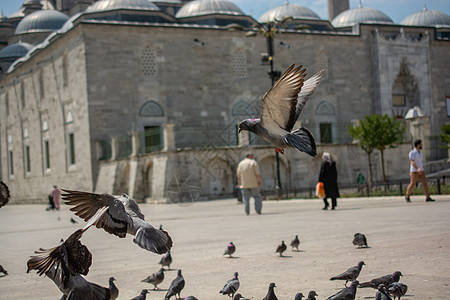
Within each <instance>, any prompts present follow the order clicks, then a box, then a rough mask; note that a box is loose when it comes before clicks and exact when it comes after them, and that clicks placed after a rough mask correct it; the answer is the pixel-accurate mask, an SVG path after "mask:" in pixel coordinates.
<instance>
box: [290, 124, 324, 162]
mask: <svg viewBox="0 0 450 300" xmlns="http://www.w3.org/2000/svg"><path fill="white" fill-rule="evenodd" d="M286 142H287V143H288V144H289V145H291V146H292V147H295V148H297V149H298V150H300V151H302V152H305V153H306V154H308V155H310V156H312V157H315V156H316V155H317V150H316V142H315V140H314V137H313V136H312V134H311V132H309V130H308V129H306V128H305V127H302V128H299V129H297V130H295V131H293V132H291V133H289V134H288V135H287V137H286Z"/></svg>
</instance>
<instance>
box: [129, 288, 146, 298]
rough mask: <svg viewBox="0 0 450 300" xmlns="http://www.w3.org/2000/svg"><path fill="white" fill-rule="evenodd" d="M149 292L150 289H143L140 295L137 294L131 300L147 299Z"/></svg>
mask: <svg viewBox="0 0 450 300" xmlns="http://www.w3.org/2000/svg"><path fill="white" fill-rule="evenodd" d="M147 294H148V290H142V291H141V293H140V294H139V295H137V296H136V297H134V298H131V299H130V300H145V298H146V297H147Z"/></svg>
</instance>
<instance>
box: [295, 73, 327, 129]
mask: <svg viewBox="0 0 450 300" xmlns="http://www.w3.org/2000/svg"><path fill="white" fill-rule="evenodd" d="M324 75H325V70H321V71H319V72H317V73H316V74H314V76H312V77H311V78H309V79H308V80H306V81H305V83H304V84H303V86H302V89H301V91H300V93H299V94H298V99H297V106H296V108H295V120H296V121H297V119H298V117H299V116H300V114H301V112H302V110H303V107H305V104H306V102H307V101H308V99H309V97H311V95H312V94H314V91H315V90H316V88H317V87H318V86H319V84H320V82H321V81H322V79H323V76H324Z"/></svg>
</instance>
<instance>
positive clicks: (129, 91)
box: [0, 0, 450, 202]
mask: <svg viewBox="0 0 450 300" xmlns="http://www.w3.org/2000/svg"><path fill="white" fill-rule="evenodd" d="M291 2H292V3H291ZM291 2H288V1H287V2H286V3H285V4H283V5H281V6H277V7H273V8H271V9H269V10H268V11H267V12H265V13H264V14H263V15H261V16H260V17H259V18H258V19H255V18H254V17H252V16H249V15H246V14H245V13H244V12H243V11H242V10H241V9H240V8H239V7H238V6H237V5H236V4H234V3H233V2H232V1H229V0H192V1H189V0H99V1H93V0H53V1H51V0H47V1H42V0H26V1H24V2H23V4H22V6H21V8H20V9H19V11H17V12H15V13H13V14H12V15H10V16H3V15H2V16H1V17H0V180H2V181H4V182H6V183H7V184H8V185H9V186H10V189H11V190H12V191H14V195H15V198H16V199H17V200H16V201H19V199H20V201H24V202H33V201H41V202H43V201H45V199H46V195H47V194H48V193H49V192H50V190H51V187H52V186H53V185H54V184H57V185H58V186H60V187H63V188H68V189H79V190H85V191H95V192H99V193H103V192H106V193H122V192H125V193H127V194H129V195H130V196H132V197H134V198H135V199H137V200H138V201H152V202H156V201H168V200H170V201H190V200H195V199H210V198H213V197H227V196H230V195H233V193H235V190H236V188H235V186H236V178H235V168H236V166H237V164H238V162H239V160H240V159H242V157H243V153H245V152H246V151H248V149H252V151H254V152H255V154H256V157H257V160H258V162H259V163H260V168H261V170H262V177H263V189H265V190H273V189H274V188H275V186H276V164H275V159H274V157H275V154H274V150H273V147H270V146H269V145H268V144H267V143H266V142H265V141H263V140H261V139H259V138H257V137H255V136H254V135H252V134H248V133H241V134H238V133H237V124H238V123H239V122H240V120H242V119H245V118H250V117H256V116H257V115H258V113H259V112H260V99H261V97H262V95H263V94H264V93H265V92H266V91H268V90H269V89H270V86H271V76H273V77H274V79H276V77H277V76H279V74H280V73H282V72H284V70H286V69H287V68H288V67H289V66H290V65H291V64H293V63H295V64H302V65H303V66H304V67H305V68H306V69H307V74H308V76H311V75H313V74H314V73H316V72H318V71H320V70H322V69H325V70H326V75H325V79H324V80H323V81H322V83H321V85H320V86H319V88H318V89H317V90H316V92H315V94H314V95H313V96H312V97H311V99H310V100H309V102H308V103H307V105H306V106H305V109H304V111H303V113H302V115H301V117H300V120H299V122H298V124H297V126H300V125H301V126H305V127H306V128H309V129H310V130H311V132H312V133H313V135H314V136H315V138H316V141H317V144H318V150H319V153H321V152H323V151H328V152H331V153H332V154H333V155H334V156H335V157H336V160H337V162H338V167H339V174H340V178H339V182H340V183H341V184H352V183H355V180H356V179H355V178H356V177H357V175H358V174H359V173H361V174H363V175H364V176H365V177H366V178H367V177H368V175H367V173H368V171H367V156H366V154H365V153H364V152H363V151H362V150H360V149H359V148H358V145H357V144H355V143H354V141H353V140H352V138H351V137H350V136H349V134H348V132H347V128H348V126H350V125H351V124H355V123H356V122H357V120H360V119H362V118H364V116H367V115H372V114H374V113H377V114H388V115H390V116H395V117H397V118H399V119H402V120H404V121H405V124H407V127H408V130H407V134H406V135H407V139H408V140H412V139H415V138H422V139H423V140H424V146H425V147H424V149H425V150H426V151H425V152H426V159H427V160H429V161H430V160H436V159H441V158H445V157H447V151H446V150H444V149H441V147H440V146H441V144H440V141H439V139H438V138H437V136H438V135H439V134H440V128H441V126H442V125H443V124H445V123H448V117H449V116H450V114H449V113H448V111H449V110H448V107H447V102H446V101H449V102H450V68H449V66H450V16H449V15H447V14H445V13H443V12H439V11H435V10H431V9H430V10H429V9H427V8H424V9H423V10H421V8H417V10H418V12H417V13H415V14H413V15H411V16H408V17H406V18H405V19H404V20H403V21H402V22H400V24H396V23H394V22H393V21H392V19H391V18H390V17H389V16H388V14H389V12H386V13H384V12H381V11H379V10H377V9H374V8H370V7H365V6H362V5H360V6H359V7H357V8H352V9H350V7H349V0H328V12H329V19H328V20H324V19H321V18H320V17H319V16H318V15H317V14H316V13H315V12H314V11H313V10H311V9H309V8H307V7H304V6H302V5H300V4H296V3H294V2H298V3H300V2H301V1H291ZM277 26H278V27H277ZM272 27H273V28H272ZM275 27H277V30H276V31H275V32H276V33H275V35H274V37H273V45H272V46H273V48H272V50H273V56H270V55H269V50H268V46H269V44H268V41H267V39H266V37H265V35H264V34H263V33H264V32H268V31H269V30H270V28H272V30H275ZM271 59H273V64H274V69H275V70H274V72H273V73H270V72H269V71H270V69H269V61H270V60H271ZM268 72H269V73H268ZM268 74H269V75H270V76H269V75H268ZM409 148H410V146H409V145H407V144H405V145H402V146H400V147H398V148H397V149H394V150H389V151H391V152H389V153H388V155H387V164H389V168H388V170H387V172H388V173H387V175H388V178H389V179H406V178H408V169H409V166H408V161H405V160H404V159H403V156H405V155H407V154H405V153H407V152H408V151H409ZM373 155H374V157H375V158H374V159H373V160H374V161H378V160H377V158H376V157H377V155H378V154H376V153H375V154H373ZM320 161H321V159H320V157H317V158H310V157H308V156H307V155H305V154H304V153H300V152H298V151H294V150H289V151H287V152H286V154H285V155H282V156H281V157H280V162H279V163H280V173H281V182H282V186H283V189H294V188H295V189H297V188H298V189H302V188H303V189H308V188H309V187H311V186H314V185H315V183H316V181H317V177H318V170H319V166H320ZM373 168H374V174H375V175H374V176H375V180H380V178H381V167H380V166H376V165H375V166H373ZM316 175H317V176H316ZM13 201H14V199H13Z"/></svg>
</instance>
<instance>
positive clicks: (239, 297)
mask: <svg viewBox="0 0 450 300" xmlns="http://www.w3.org/2000/svg"><path fill="white" fill-rule="evenodd" d="M233 300H250V299H247V298H245V297H244V296H242V295H241V294H239V293H237V294H234V297H233Z"/></svg>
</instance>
